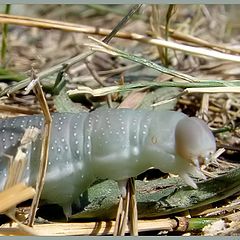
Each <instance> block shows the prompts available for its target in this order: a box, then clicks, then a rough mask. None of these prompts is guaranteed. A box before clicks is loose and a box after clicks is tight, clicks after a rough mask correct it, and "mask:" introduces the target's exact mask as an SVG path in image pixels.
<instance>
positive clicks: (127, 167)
mask: <svg viewBox="0 0 240 240" xmlns="http://www.w3.org/2000/svg"><path fill="white" fill-rule="evenodd" d="M184 123H185V124H184ZM178 124H179V126H180V125H183V126H181V128H180V130H179V129H178V127H177V125H178ZM42 125H43V117H42V116H27V117H17V118H12V119H4V120H1V121H0V135H1V139H2V142H1V144H0V153H1V155H0V187H1V189H2V188H3V185H4V182H5V179H6V175H7V165H8V161H9V159H8V158H7V157H6V156H5V154H9V155H14V154H15V151H16V147H17V146H18V144H19V140H20V139H21V137H22V135H23V133H24V129H26V128H27V127H30V126H35V127H37V128H42ZM52 126H53V129H52V134H51V143H50V146H49V165H48V170H47V176H46V181H45V186H44V190H43V194H42V198H43V199H44V200H47V201H48V202H50V203H57V204H59V205H61V206H63V207H64V208H65V210H66V209H69V206H70V205H71V203H72V202H74V201H75V200H77V199H78V197H79V195H80V194H81V193H82V192H84V191H85V190H86V189H87V188H88V187H89V185H90V184H92V183H93V182H94V181H95V180H96V179H98V178H101V179H107V178H108V179H113V180H117V181H121V180H125V179H127V178H129V177H134V176H137V175H138V174H140V173H142V172H144V171H145V170H147V169H148V168H150V167H155V168H158V169H160V170H161V171H163V172H170V173H174V174H179V175H180V176H182V177H183V178H184V179H185V180H186V182H187V183H188V184H189V185H191V186H193V187H196V185H195V183H194V182H193V180H192V179H191V178H190V177H189V174H197V175H198V176H199V177H203V174H201V172H200V171H199V169H198V168H197V167H196V166H194V164H195V165H197V164H196V162H197V163H198V160H199V157H200V156H202V158H204V159H206V157H208V155H209V154H210V153H212V152H214V151H215V149H216V145H215V140H214V137H213V135H212V133H211V132H210V130H209V129H208V127H207V125H206V124H205V123H203V122H200V121H199V120H197V119H195V118H194V119H192V118H188V117H187V116H186V115H185V114H183V113H180V112H171V111H162V112H160V111H145V110H141V111H134V110H129V109H119V110H102V111H95V112H92V113H78V114H74V113H55V114H53V125H52ZM176 127H177V131H176ZM181 131H183V132H184V134H183V133H181ZM194 131H195V132H197V134H195V133H194ZM175 135H176V136H177V139H178V141H179V142H181V148H183V151H179V148H178V147H177V146H176V141H175V139H176V137H175ZM183 135H184V137H183ZM188 135H189V137H190V139H191V144H190V148H185V146H186V145H188V143H187V141H188V140H187V139H188V138H186V137H185V136H188ZM40 140H41V139H38V140H37V141H36V142H34V143H33V144H32V146H31V149H29V150H28V166H27V169H26V172H25V178H24V181H25V182H27V183H28V184H34V183H35V178H36V174H37V171H38V166H39V155H40ZM184 148H185V149H186V151H185V152H184ZM186 152H187V154H188V155H189V153H191V154H190V155H191V157H190V158H189V159H188V155H187V154H185V153H186ZM180 155H181V156H184V157H185V158H186V159H183V158H182V157H181V156H180Z"/></svg>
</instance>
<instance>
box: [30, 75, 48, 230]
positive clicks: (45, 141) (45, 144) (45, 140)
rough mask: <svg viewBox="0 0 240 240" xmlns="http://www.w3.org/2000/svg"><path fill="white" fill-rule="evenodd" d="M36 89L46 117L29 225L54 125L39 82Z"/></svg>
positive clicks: (45, 169) (39, 188)
mask: <svg viewBox="0 0 240 240" xmlns="http://www.w3.org/2000/svg"><path fill="white" fill-rule="evenodd" d="M32 73H33V75H32V78H33V79H36V76H35V74H34V72H33V71H32ZM34 90H35V93H36V96H37V98H38V100H39V103H40V105H41V108H42V111H43V114H44V117H45V123H44V132H43V141H42V148H41V157H40V166H39V172H38V177H37V182H36V194H35V196H34V198H33V201H32V205H31V209H30V214H29V220H28V225H29V226H33V223H34V219H35V216H36V212H37V207H38V203H39V200H40V197H41V193H42V190H43V186H44V180H45V176H46V172H47V165H48V153H49V152H48V148H49V142H50V136H51V135H50V133H51V127H52V117H51V115H50V112H49V108H48V105H47V101H46V99H45V96H44V93H43V90H42V87H41V85H40V83H39V82H36V85H35V86H34Z"/></svg>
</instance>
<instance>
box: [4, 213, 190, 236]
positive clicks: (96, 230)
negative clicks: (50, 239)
mask: <svg viewBox="0 0 240 240" xmlns="http://www.w3.org/2000/svg"><path fill="white" fill-rule="evenodd" d="M178 222H182V223H183V222H185V225H184V226H178ZM114 228H115V221H107V222H105V221H102V222H85V223H50V224H35V225H34V226H33V231H34V233H35V234H37V235H40V236H82V235H93V236H96V235H113V232H114ZM186 228H187V221H186V220H185V218H184V217H182V218H179V220H176V219H170V218H166V219H157V220H139V222H138V230H139V232H145V231H173V230H176V229H177V230H180V231H183V230H184V229H186ZM130 231H131V229H130V226H129V225H127V226H126V232H127V233H130ZM9 235H14V236H18V235H26V232H24V231H22V230H20V229H19V228H18V227H17V225H16V224H13V225H12V227H9V225H8V224H5V225H4V226H2V228H0V236H9Z"/></svg>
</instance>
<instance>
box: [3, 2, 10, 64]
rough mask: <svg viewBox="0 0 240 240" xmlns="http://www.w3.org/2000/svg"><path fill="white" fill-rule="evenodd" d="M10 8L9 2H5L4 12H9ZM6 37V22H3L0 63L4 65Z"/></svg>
mask: <svg viewBox="0 0 240 240" xmlns="http://www.w3.org/2000/svg"><path fill="white" fill-rule="evenodd" d="M10 9H11V4H6V7H5V11H4V12H5V14H9V13H10ZM7 37H8V24H7V23H5V24H3V27H2V48H1V58H2V65H3V66H4V65H5V61H6V52H7Z"/></svg>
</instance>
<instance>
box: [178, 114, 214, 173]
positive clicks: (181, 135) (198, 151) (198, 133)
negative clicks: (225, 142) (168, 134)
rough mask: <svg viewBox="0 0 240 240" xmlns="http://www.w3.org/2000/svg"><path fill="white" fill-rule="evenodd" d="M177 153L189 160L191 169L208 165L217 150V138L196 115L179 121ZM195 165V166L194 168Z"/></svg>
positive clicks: (198, 168)
mask: <svg viewBox="0 0 240 240" xmlns="http://www.w3.org/2000/svg"><path fill="white" fill-rule="evenodd" d="M175 140H176V146H175V147H176V153H177V154H178V155H179V156H180V157H181V158H183V159H185V160H187V162H189V163H190V165H191V166H192V167H191V169H195V170H196V171H198V170H200V166H201V165H208V164H209V162H210V161H211V160H212V155H213V153H215V151H216V142H215V138H214V136H213V134H212V132H211V131H210V129H209V127H208V126H207V124H206V123H205V122H204V121H202V120H201V119H198V118H196V117H190V118H184V119H182V120H180V121H179V123H178V124H177V126H176V131H175ZM193 167H194V168H193Z"/></svg>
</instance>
